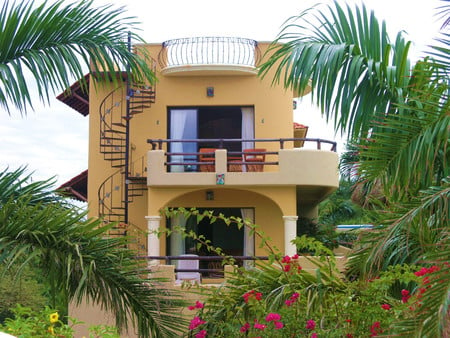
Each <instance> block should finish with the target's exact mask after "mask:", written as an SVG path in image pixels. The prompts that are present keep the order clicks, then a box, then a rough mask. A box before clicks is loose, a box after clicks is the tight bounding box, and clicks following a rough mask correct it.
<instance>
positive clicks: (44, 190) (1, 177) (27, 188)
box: [0, 167, 63, 207]
mask: <svg viewBox="0 0 450 338" xmlns="http://www.w3.org/2000/svg"><path fill="white" fill-rule="evenodd" d="M31 176H32V174H26V167H21V168H18V169H16V170H14V171H8V169H7V168H6V169H4V170H3V171H1V172H0V207H1V206H2V205H3V204H4V203H6V202H8V201H9V200H10V199H17V198H19V197H20V196H29V197H30V200H29V203H30V204H33V205H34V204H36V203H51V202H56V201H59V202H61V203H63V200H62V199H61V198H60V197H58V196H57V195H55V194H54V193H53V191H52V189H51V188H52V186H53V184H54V180H53V179H50V180H47V181H36V182H33V181H32V179H31Z"/></svg>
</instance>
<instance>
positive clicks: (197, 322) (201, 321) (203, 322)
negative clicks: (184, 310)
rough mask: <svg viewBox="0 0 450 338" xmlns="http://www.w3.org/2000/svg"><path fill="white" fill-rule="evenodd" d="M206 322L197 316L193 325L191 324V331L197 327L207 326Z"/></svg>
mask: <svg viewBox="0 0 450 338" xmlns="http://www.w3.org/2000/svg"><path fill="white" fill-rule="evenodd" d="M205 323H206V322H205V321H204V320H201V319H200V317H198V316H195V317H194V318H193V319H192V320H191V323H190V324H189V330H195V329H196V328H197V327H199V326H200V325H202V324H205Z"/></svg>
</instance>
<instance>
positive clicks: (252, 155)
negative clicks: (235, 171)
mask: <svg viewBox="0 0 450 338" xmlns="http://www.w3.org/2000/svg"><path fill="white" fill-rule="evenodd" d="M265 152H266V149H264V148H255V149H244V162H245V166H246V168H247V171H248V172H250V171H264V162H266V154H265Z"/></svg>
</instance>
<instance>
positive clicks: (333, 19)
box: [260, 1, 411, 139]
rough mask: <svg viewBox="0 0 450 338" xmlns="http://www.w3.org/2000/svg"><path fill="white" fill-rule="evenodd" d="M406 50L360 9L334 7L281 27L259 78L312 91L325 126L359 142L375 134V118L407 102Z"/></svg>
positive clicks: (402, 41) (305, 14)
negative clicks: (329, 122)
mask: <svg viewBox="0 0 450 338" xmlns="http://www.w3.org/2000/svg"><path fill="white" fill-rule="evenodd" d="M410 45H411V42H409V41H405V39H404V37H403V34H402V33H399V34H398V35H397V36H396V38H395V40H393V41H391V39H390V38H389V36H388V34H387V28H386V24H385V22H380V21H378V20H377V18H376V17H375V15H374V13H373V12H372V11H370V12H369V11H368V10H367V8H366V6H365V5H362V6H358V5H355V7H354V8H351V7H350V5H345V6H341V5H340V4H339V3H338V1H333V3H332V4H330V5H323V6H315V7H312V8H309V9H307V10H305V11H303V12H301V13H300V14H299V15H297V16H294V17H292V18H290V19H289V20H288V21H287V22H286V23H285V25H284V27H283V29H282V31H281V33H280V34H279V36H278V38H277V39H276V40H275V41H274V42H273V44H272V45H271V47H270V48H269V50H268V52H267V56H268V57H267V60H266V61H265V62H264V63H263V64H262V65H261V67H260V75H262V76H266V75H267V74H268V72H269V70H270V69H272V68H274V69H275V76H274V79H273V82H274V83H279V82H280V81H282V83H283V85H284V86H285V87H286V88H292V89H295V90H297V91H299V92H302V91H303V90H304V89H305V88H306V87H307V86H311V88H312V96H313V99H314V101H315V102H316V103H317V104H318V105H319V107H320V108H321V111H322V114H323V115H325V117H326V118H327V120H333V121H334V124H335V128H336V129H337V130H340V131H341V133H344V132H347V134H348V136H349V139H358V138H359V137H367V136H368V134H369V131H373V129H376V127H374V126H373V125H372V119H373V116H374V115H375V114H377V113H379V112H382V113H387V112H392V111H394V110H395V107H394V103H402V102H404V101H405V100H406V96H407V91H405V89H406V88H407V87H408V86H409V81H410V79H411V77H410V75H411V67H410V63H409V60H408V52H409V47H410ZM367 93H370V95H367Z"/></svg>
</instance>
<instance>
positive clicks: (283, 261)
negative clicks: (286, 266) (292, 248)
mask: <svg viewBox="0 0 450 338" xmlns="http://www.w3.org/2000/svg"><path fill="white" fill-rule="evenodd" d="M290 261H291V257H289V256H284V257H283V259H282V260H281V263H289V262H290Z"/></svg>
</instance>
